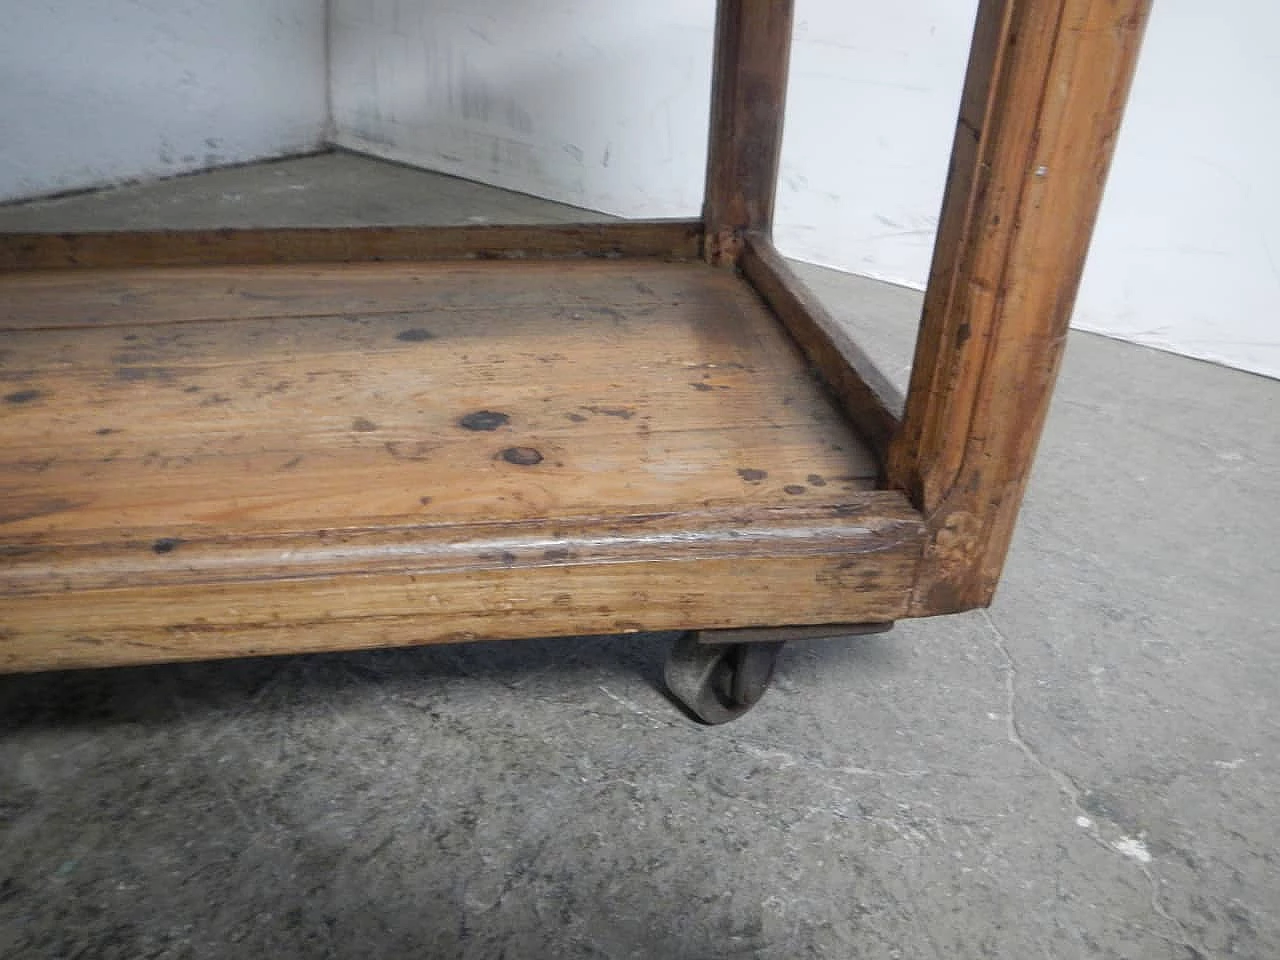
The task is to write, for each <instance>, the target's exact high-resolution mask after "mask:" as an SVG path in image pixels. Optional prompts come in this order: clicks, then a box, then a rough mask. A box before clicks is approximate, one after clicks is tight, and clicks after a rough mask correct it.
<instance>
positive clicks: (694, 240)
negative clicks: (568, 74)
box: [0, 219, 703, 273]
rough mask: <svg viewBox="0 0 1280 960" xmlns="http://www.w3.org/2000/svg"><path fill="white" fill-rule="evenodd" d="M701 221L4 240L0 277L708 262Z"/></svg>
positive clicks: (9, 236) (18, 236)
mask: <svg viewBox="0 0 1280 960" xmlns="http://www.w3.org/2000/svg"><path fill="white" fill-rule="evenodd" d="M702 247H703V226H702V221H701V220H680V219H677V220H623V221H616V222H604V223H555V224H533V225H510V224H474V225H466V226H446V227H430V226H403V227H276V228H251V229H235V228H225V229H214V230H142V231H131V230H126V231H102V232H83V233H80V232H70V233H0V273H5V272H14V271H27V270H49V269H67V268H75V267H91V268H92V267H97V268H104V267H105V268H111V267H147V266H157V267H159V266H201V265H226V264H273V263H360V262H379V261H387V260H398V261H414V260H422V261H430V260H552V259H562V258H568V257H586V258H592V257H597V258H602V259H614V258H623V257H671V258H677V259H690V260H693V259H698V258H700V257H701V256H702Z"/></svg>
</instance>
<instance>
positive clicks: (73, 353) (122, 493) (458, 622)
mask: <svg viewBox="0 0 1280 960" xmlns="http://www.w3.org/2000/svg"><path fill="white" fill-rule="evenodd" d="M0 329H2V330H4V331H5V333H4V336H3V347H2V348H0V391H2V393H0V558H2V560H0V662H3V664H4V665H5V668H6V669H37V668H42V667H49V666H69V665H94V664H105V663H124V662H136V661H141V660H147V659H170V658H187V657H203V656H215V655H218V656H220V655H232V654H235V653H243V652H250V651H254V652H261V651H263V650H267V649H272V650H284V649H302V648H304V646H305V648H306V649H320V648H327V647H333V646H340V647H347V646H361V645H366V644H372V643H380V642H392V641H391V640H390V639H389V638H391V637H393V636H394V637H396V638H398V639H396V640H395V641H394V642H427V641H432V640H448V639H459V638H463V637H466V636H494V637H511V636H536V635H547V634H558V633H577V632H612V631H616V630H620V629H640V628H645V629H665V628H671V627H683V626H687V627H694V626H700V627H708V628H709V627H727V626H746V625H754V624H757V623H760V624H763V623H768V622H770V621H776V620H777V619H778V618H779V617H782V618H784V619H786V620H787V622H789V623H790V622H795V623H815V622H816V623H821V622H852V621H858V620H886V619H893V618H894V617H896V616H897V615H899V614H900V613H901V612H902V611H903V609H904V604H905V598H906V596H907V594H908V592H909V586H910V582H911V578H912V576H913V573H914V567H915V564H916V562H917V559H918V555H919V550H920V536H921V526H920V523H919V519H918V516H917V515H916V514H915V513H914V511H913V510H912V509H910V508H909V507H908V506H907V504H906V501H905V499H904V498H902V497H901V496H900V495H899V494H894V493H885V492H876V491H873V490H871V487H873V486H874V483H875V477H876V475H877V472H878V464H877V462H876V460H875V459H874V458H873V457H872V456H871V455H870V454H869V452H868V451H867V450H866V448H865V447H864V446H863V445H862V444H861V442H860V441H859V440H858V439H857V437H856V436H855V435H854V434H853V433H852V432H851V431H850V430H849V428H848V427H847V426H846V424H845V423H844V420H843V417H842V416H841V414H840V412H839V411H838V410H837V409H835V407H834V406H833V405H832V403H831V401H830V400H829V399H828V397H827V395H826V393H825V391H824V390H823V389H822V388H821V386H820V385H819V384H818V383H817V382H816V381H815V379H814V378H813V377H812V375H811V374H810V373H809V370H808V368H807V364H806V362H805V360H804V358H803V356H802V355H801V354H800V352H799V351H798V350H797V348H796V347H795V345H794V344H792V343H791V341H790V340H789V338H788V337H787V335H786V333H785V332H784V331H783V330H782V329H781V328H780V327H779V325H778V324H777V321H776V320H775V319H774V318H773V317H772V316H771V315H770V313H769V311H768V310H767V309H766V308H765V307H764V305H763V304H762V303H761V302H760V301H759V299H758V298H757V297H756V296H755V294H754V291H752V289H751V288H750V287H749V286H747V285H746V284H745V283H743V282H742V281H741V280H740V279H739V278H738V277H736V276H735V275H734V274H733V273H731V272H728V271H719V270H714V269H711V268H709V267H707V266H705V265H702V264H701V263H698V262H694V263H669V262H663V261H659V260H627V261H596V260H575V261H566V262H562V263H552V262H546V263H539V262H514V263H513V262H503V263H464V264H453V263H434V264H433V263H425V264H424V263H414V264H351V265H341V266H337V265H335V266H328V267H317V266H315V265H289V266H274V267H264V266H240V267H228V266H209V267H200V268H191V267H171V268H154V269H149V270H143V269H121V270H87V269H81V270H68V271H45V272H34V273H28V274H13V275H10V276H9V277H6V278H3V279H0ZM516 596H519V597H523V598H524V599H523V600H521V601H520V602H519V603H517V602H515V601H514V600H513V599H512V598H513V597H516ZM770 596H771V597H772V599H771V600H770V599H768V598H769V597H770ZM433 597H434V598H435V599H431V598H433ZM566 597H567V599H565V598H566ZM779 597H785V598H786V599H785V601H784V602H779ZM557 598H558V599H557ZM401 620H403V621H405V622H403V623H401V622H399V621H401ZM339 622H342V623H347V624H348V627H349V629H341V628H339V627H338V626H336V625H335V624H337V623H339ZM287 624H295V625H296V624H307V625H309V626H308V627H307V630H306V631H301V632H300V634H299V636H297V637H294V638H293V639H292V640H291V639H290V636H291V635H290V634H289V631H288V630H286V629H285V626H286V625H287ZM320 625H323V627H322V628H321V626H320ZM312 627H316V629H314V630H313V629H312ZM301 633H306V637H307V639H302V637H301ZM357 634H358V635H357ZM272 638H274V639H272ZM322 638H327V639H322ZM379 638H381V639H379ZM299 644H302V645H303V646H299Z"/></svg>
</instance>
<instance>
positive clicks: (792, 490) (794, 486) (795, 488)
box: [782, 483, 806, 497]
mask: <svg viewBox="0 0 1280 960" xmlns="http://www.w3.org/2000/svg"><path fill="white" fill-rule="evenodd" d="M805 489H806V488H805V487H802V486H801V485H800V484H798V483H788V484H787V485H786V486H785V487H783V488H782V492H783V493H789V494H791V496H793V497H798V496H800V494H802V493H804V491H805Z"/></svg>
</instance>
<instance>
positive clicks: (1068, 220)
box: [889, 0, 1150, 615]
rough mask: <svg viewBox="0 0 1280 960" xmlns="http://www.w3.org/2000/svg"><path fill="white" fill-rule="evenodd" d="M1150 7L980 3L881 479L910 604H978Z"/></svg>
mask: <svg viewBox="0 0 1280 960" xmlns="http://www.w3.org/2000/svg"><path fill="white" fill-rule="evenodd" d="M1149 6H1150V4H1149V0H982V3H981V4H980V7H979V12H978V20H977V25H976V27H975V32H974V44H973V50H972V53H971V55H970V60H969V70H968V75H967V79H966V81H965V88H964V94H963V97H962V101H961V108H960V117H959V121H958V124H957V129H956V138H955V146H954V152H953V156H952V163H951V174H950V177H949V180H948V185H947V191H946V196H945V199H944V202H943V209H942V218H941V223H940V225H939V232H938V241H937V248H936V251H935V254H934V262H933V267H932V272H931V274H930V279H929V289H928V293H927V295H926V299H925V306H924V315H923V320H922V325H921V332H920V339H919V343H918V345H917V349H916V357H915V365H914V368H913V371H912V378H911V386H910V389H909V391H908V399H907V407H906V412H905V415H904V419H903V427H902V430H901V432H900V433H899V435H898V436H897V437H896V438H895V440H894V442H893V444H892V449H891V451H890V458H889V483H890V484H891V485H892V486H894V487H897V488H900V489H903V490H905V491H907V492H908V494H909V495H910V496H911V498H912V500H913V502H915V503H916V505H917V506H919V507H920V508H921V509H922V511H923V512H924V513H925V515H926V517H927V518H928V523H929V525H930V530H931V545H930V547H929V550H928V553H927V558H926V562H925V564H924V566H923V567H922V574H921V577H922V579H921V583H920V585H919V587H918V589H917V595H916V598H915V601H914V606H913V611H914V613H915V614H917V615H927V614H935V613H947V612H951V611H957V610H964V609H968V608H972V607H975V606H981V605H985V604H986V603H988V602H989V601H990V599H991V596H992V593H993V592H994V589H995V585H996V582H997V580H998V579H999V576H1000V570H1001V567H1002V565H1003V563H1004V557H1005V552H1006V550H1007V548H1008V544H1009V540H1010V537H1011V535H1012V531H1013V526H1014V521H1015V519H1016V517H1017V511H1018V505H1019V503H1020V501H1021V498H1022V492H1023V489H1024V486H1025V484H1026V480H1027V474H1028V471H1029V470H1030V466H1031V461H1032V458H1033V456H1034V453H1035V448H1036V443H1037V440H1038V438H1039V435H1040V430H1041V426H1042V424H1043V422H1044V417H1045V412H1046V410H1047V407H1048V402H1049V396H1050V392H1051V390H1052V386H1053V382H1054V379H1055V377H1056V375H1057V370H1058V362H1059V358H1060V355H1061V350H1062V346H1063V342H1064V339H1065V336H1066V332H1067V324H1068V321H1069V320H1070V316H1071V309H1072V305H1073V302H1074V299H1075V293H1076V288H1077V286H1078V283H1079V279H1080V274H1081V271H1082V269H1083V264H1084V257H1085V252H1086V250H1087V247H1088V243H1089V236H1090V233H1091V231H1092V227H1093V222H1094V219H1095V217H1096V214H1097V209H1098V204H1099V201H1100V198H1101V196H1102V188H1103V182H1104V180H1105V177H1106V173H1107V168H1108V165H1109V163H1110V158H1111V152H1112V146H1113V144H1114V142H1115V136H1116V132H1117V129H1118V127H1119V125H1120V118H1121V113H1122V110H1123V107H1124V102H1125V97H1126V94H1127V91H1128V88H1129V83H1130V80H1131V77H1132V74H1133V68H1134V64H1135V61H1136V59H1137V54H1138V48H1139V44H1140V40H1141V35H1142V30H1143V26H1144V24H1145V21H1146V17H1147V14H1148V10H1149Z"/></svg>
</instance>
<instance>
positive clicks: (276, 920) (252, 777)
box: [0, 155, 1280, 960]
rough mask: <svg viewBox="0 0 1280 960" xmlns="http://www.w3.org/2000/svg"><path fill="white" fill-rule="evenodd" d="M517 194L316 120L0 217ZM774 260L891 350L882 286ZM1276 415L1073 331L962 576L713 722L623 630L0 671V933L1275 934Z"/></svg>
mask: <svg viewBox="0 0 1280 960" xmlns="http://www.w3.org/2000/svg"><path fill="white" fill-rule="evenodd" d="M335 183H336V184H341V185H342V189H341V191H339V192H338V193H337V194H335V191H334V190H332V189H324V190H321V189H317V188H316V187H317V185H319V184H330V185H331V184H335ZM375 195H376V196H377V199H376V200H374V199H372V198H373V197H374V196H375ZM433 197H440V198H443V200H442V201H441V202H440V203H434V202H433V201H432V198H433ZM473 202H474V205H471V204H473ZM542 209H545V210H546V213H547V215H548V216H550V217H553V218H556V219H559V218H562V217H563V216H564V215H565V208H562V207H554V206H546V207H543V206H541V205H538V204H535V203H534V202H533V201H531V200H530V199H529V198H523V197H519V198H513V197H512V196H511V195H508V194H500V193H496V192H494V191H488V190H483V189H481V188H477V187H474V186H472V185H462V184H460V183H459V181H456V180H449V179H448V178H441V177H435V176H431V175H425V174H418V173H412V172H410V171H407V170H405V169H404V168H399V167H394V166H391V165H387V164H381V163H376V162H373V161H366V160H360V159H357V158H354V157H350V156H342V155H337V156H331V157H319V158H312V159H306V160H301V161H290V162H285V163H276V164H270V165H264V166H262V167H257V168H244V169H241V170H235V171H225V172H220V173H215V174H210V175H207V176H203V177H193V178H186V179H183V180H175V181H170V182H168V183H162V184H156V185H153V186H147V187H137V188H130V189H129V190H125V191H119V192H116V193H112V194H103V195H87V196H83V197H78V198H69V199H64V200H60V201H53V202H49V203H42V204H35V205H30V206H28V207H26V208H8V209H5V210H0V230H3V229H25V228H31V227H33V226H36V225H39V226H43V227H45V228H48V229H60V228H69V227H74V226H85V227H87V226H96V227H107V226H128V225H146V226H155V225H160V224H162V223H164V224H173V225H186V224H196V223H199V224H209V223H219V222H221V223H246V222H264V223H265V222H277V223H298V222H336V223H347V222H351V219H352V218H353V217H354V218H361V217H364V216H365V214H366V213H367V218H368V219H370V220H373V221H377V222H383V221H384V220H388V219H397V218H400V219H408V220H413V219H427V218H431V219H440V218H444V219H449V218H456V217H457V216H458V215H460V213H462V212H463V211H464V210H472V211H477V212H473V213H467V214H466V216H485V217H493V218H495V219H504V218H514V217H518V216H524V215H529V216H533V215H536V214H537V213H539V212H540V210H542ZM132 211H137V214H136V219H135V215H134V213H133V212H132ZM210 217H212V218H213V220H212V221H211V220H210V219H208V218H210ZM804 272H805V274H806V276H807V278H808V279H809V280H810V281H811V282H812V283H813V285H814V286H815V287H816V288H817V289H818V290H819V292H820V293H821V294H822V295H823V297H824V298H825V299H826V300H827V301H828V302H829V303H830V304H831V305H832V307H833V309H834V310H835V311H836V312H837V313H838V314H839V315H840V316H842V317H843V318H844V319H845V320H847V321H848V322H850V323H851V324H852V325H854V326H857V327H866V326H867V322H868V320H869V318H870V317H871V316H873V315H874V316H875V317H876V319H877V324H876V326H875V327H873V328H870V327H869V328H868V333H867V339H868V341H869V343H870V345H871V347H872V349H873V351H875V352H879V353H880V354H881V356H882V357H883V358H884V361H885V363H886V364H887V365H888V366H889V367H890V368H891V369H892V370H894V371H895V372H897V373H899V374H901V373H902V372H904V371H905V369H906V356H907V352H908V350H909V347H910V342H911V336H912V325H913V320H914V315H915V312H916V310H917V307H918V296H917V295H916V294H914V293H910V292H907V291H903V290H899V289H896V288H891V287H886V286H883V285H879V284H875V283H871V282H869V281H864V280H859V279H856V278H851V277H847V276H843V275H840V274H836V273H833V272H830V271H824V270H818V269H813V268H808V269H806V270H805V271H804ZM1278 419H1280V384H1277V383H1276V382H1273V381H1269V380H1265V379H1261V378H1258V377H1253V376H1248V375H1245V374H1240V373H1235V372H1232V371H1229V370H1224V369H1221V368H1217V367H1213V366H1209V365H1207V364H1203V363H1198V362H1194V361H1189V360H1184V359H1180V358H1177V357H1173V356H1170V355H1167V354H1162V353H1157V352H1154V351H1151V350H1147V349H1143V348H1139V347H1133V346H1129V345H1125V344H1121V343H1116V342H1112V341H1108V340H1105V339H1102V338H1099V337H1095V336H1090V335H1085V334H1076V335H1073V337H1072V342H1071V346H1070V349H1069V350H1068V352H1067V359H1066V366H1065V370H1064V372H1063V375H1062V380H1061V384H1060V388H1059V391H1058V394H1057V397H1056V400H1055V403H1054V407H1053V412H1052V415H1051V416H1050V419H1049V424H1048V429H1047V432H1046V434H1045V437H1044V440H1043V443H1042V444H1041V453H1040V459H1039V462H1038V466H1037V468H1036V472H1035V476H1034V478H1033V482H1032V485H1031V489H1030V492H1029V494H1028V497H1027V501H1026V506H1025V509H1024V511H1023V515H1022V520H1021V524H1020V526H1019V529H1018V534H1017V537H1016V539H1015V543H1014V547H1013V551H1012V555H1011V557H1010V560H1009V565H1008V569H1007V573H1006V576H1005V580H1004V584H1003V586H1002V588H1001V591H1000V595H999V598H998V600H997V602H996V604H995V606H994V607H993V608H992V609H991V610H990V611H989V612H980V613H974V614H971V615H964V616H957V617H950V618H945V619H939V620H936V621H928V622H912V623H904V624H902V625H900V626H899V627H898V628H897V629H895V630H894V631H893V632H892V633H889V634H886V635H882V636H873V637H865V638H859V639H854V640H850V641H843V642H812V643H806V644H796V645H794V646H793V647H792V648H789V649H788V651H787V653H786V655H785V657H784V660H783V662H782V665H781V668H780V676H779V677H778V679H777V681H776V684H775V687H774V688H773V689H772V690H771V691H770V693H769V695H768V696H767V697H766V699H765V700H764V702H763V703H762V704H761V705H760V706H759V707H758V708H757V709H756V710H755V711H754V712H752V713H751V714H748V715H747V716H746V717H745V718H744V719H742V720H740V721H738V722H736V723H733V724H730V725H728V726H726V727H721V728H714V729H708V728H704V727H698V726H695V725H693V724H692V723H691V722H689V721H688V720H686V719H685V718H684V717H683V716H682V715H681V714H680V713H678V712H677V711H676V710H675V709H674V708H673V707H672V706H671V705H670V704H668V703H667V701H666V700H665V699H664V698H663V695H662V693H661V691H660V689H659V683H658V677H659V673H660V669H661V663H662V658H663V655H664V651H665V645H666V640H667V638H664V637H657V636H639V637H634V636H633V637H626V638H595V639H590V638H588V639H567V640H545V641H531V642H524V643H518V644H501V643H498V644H492V643H491V644H474V645H470V646H461V647H450V648H442V647H438V648H424V649H413V650H390V651H381V652H374V653H361V654H352V655H333V656H310V657H287V658H278V659H264V660H249V661H237V662H224V663H210V664H195V665H181V666H172V667H151V668H145V669H125V670H113V671H102V672H86V673H63V674H48V675H36V676H27V677H8V678H0V731H3V733H0V825H2V826H0V956H4V957H81V958H90V957H102V958H108V957H110V958H114V957H164V958H170V957H173V958H176V957H224V956H225V957H255V956H263V957H265V956H270V957H275V958H289V957H299V958H301V957H308V958H309V957H338V958H347V957H374V956H376V957H466V958H472V957H474V958H495V957H506V958H510V960H515V958H525V957H532V958H541V957H557V958H559V957H610V958H612V957H646V958H647V957H661V958H690V960H692V958H711V957H716V958H720V957H753V958H755V957H764V958H773V957H777V958H796V957H833V958H890V957H901V958H915V957H945V958H971V957H972V958H977V957H1002V958H1003V957H1009V958H1029V957H1054V958H1080V957H1107V958H1119V957H1124V958H1159V960H1165V958H1169V960H1174V958H1177V960H1188V958H1200V957H1227V956H1230V957H1254V958H1274V957H1278V956H1280V830H1278V825H1280V750H1278V747H1280V644H1277V643H1276V634H1277V621H1278V620H1280V601H1278V600H1277V596H1278V595H1280V559H1278V557H1280V555H1278V553H1277V549H1276V544H1277V542H1280V520H1278V519H1277V504H1278V503H1280V430H1278V429H1277V421H1278Z"/></svg>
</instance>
